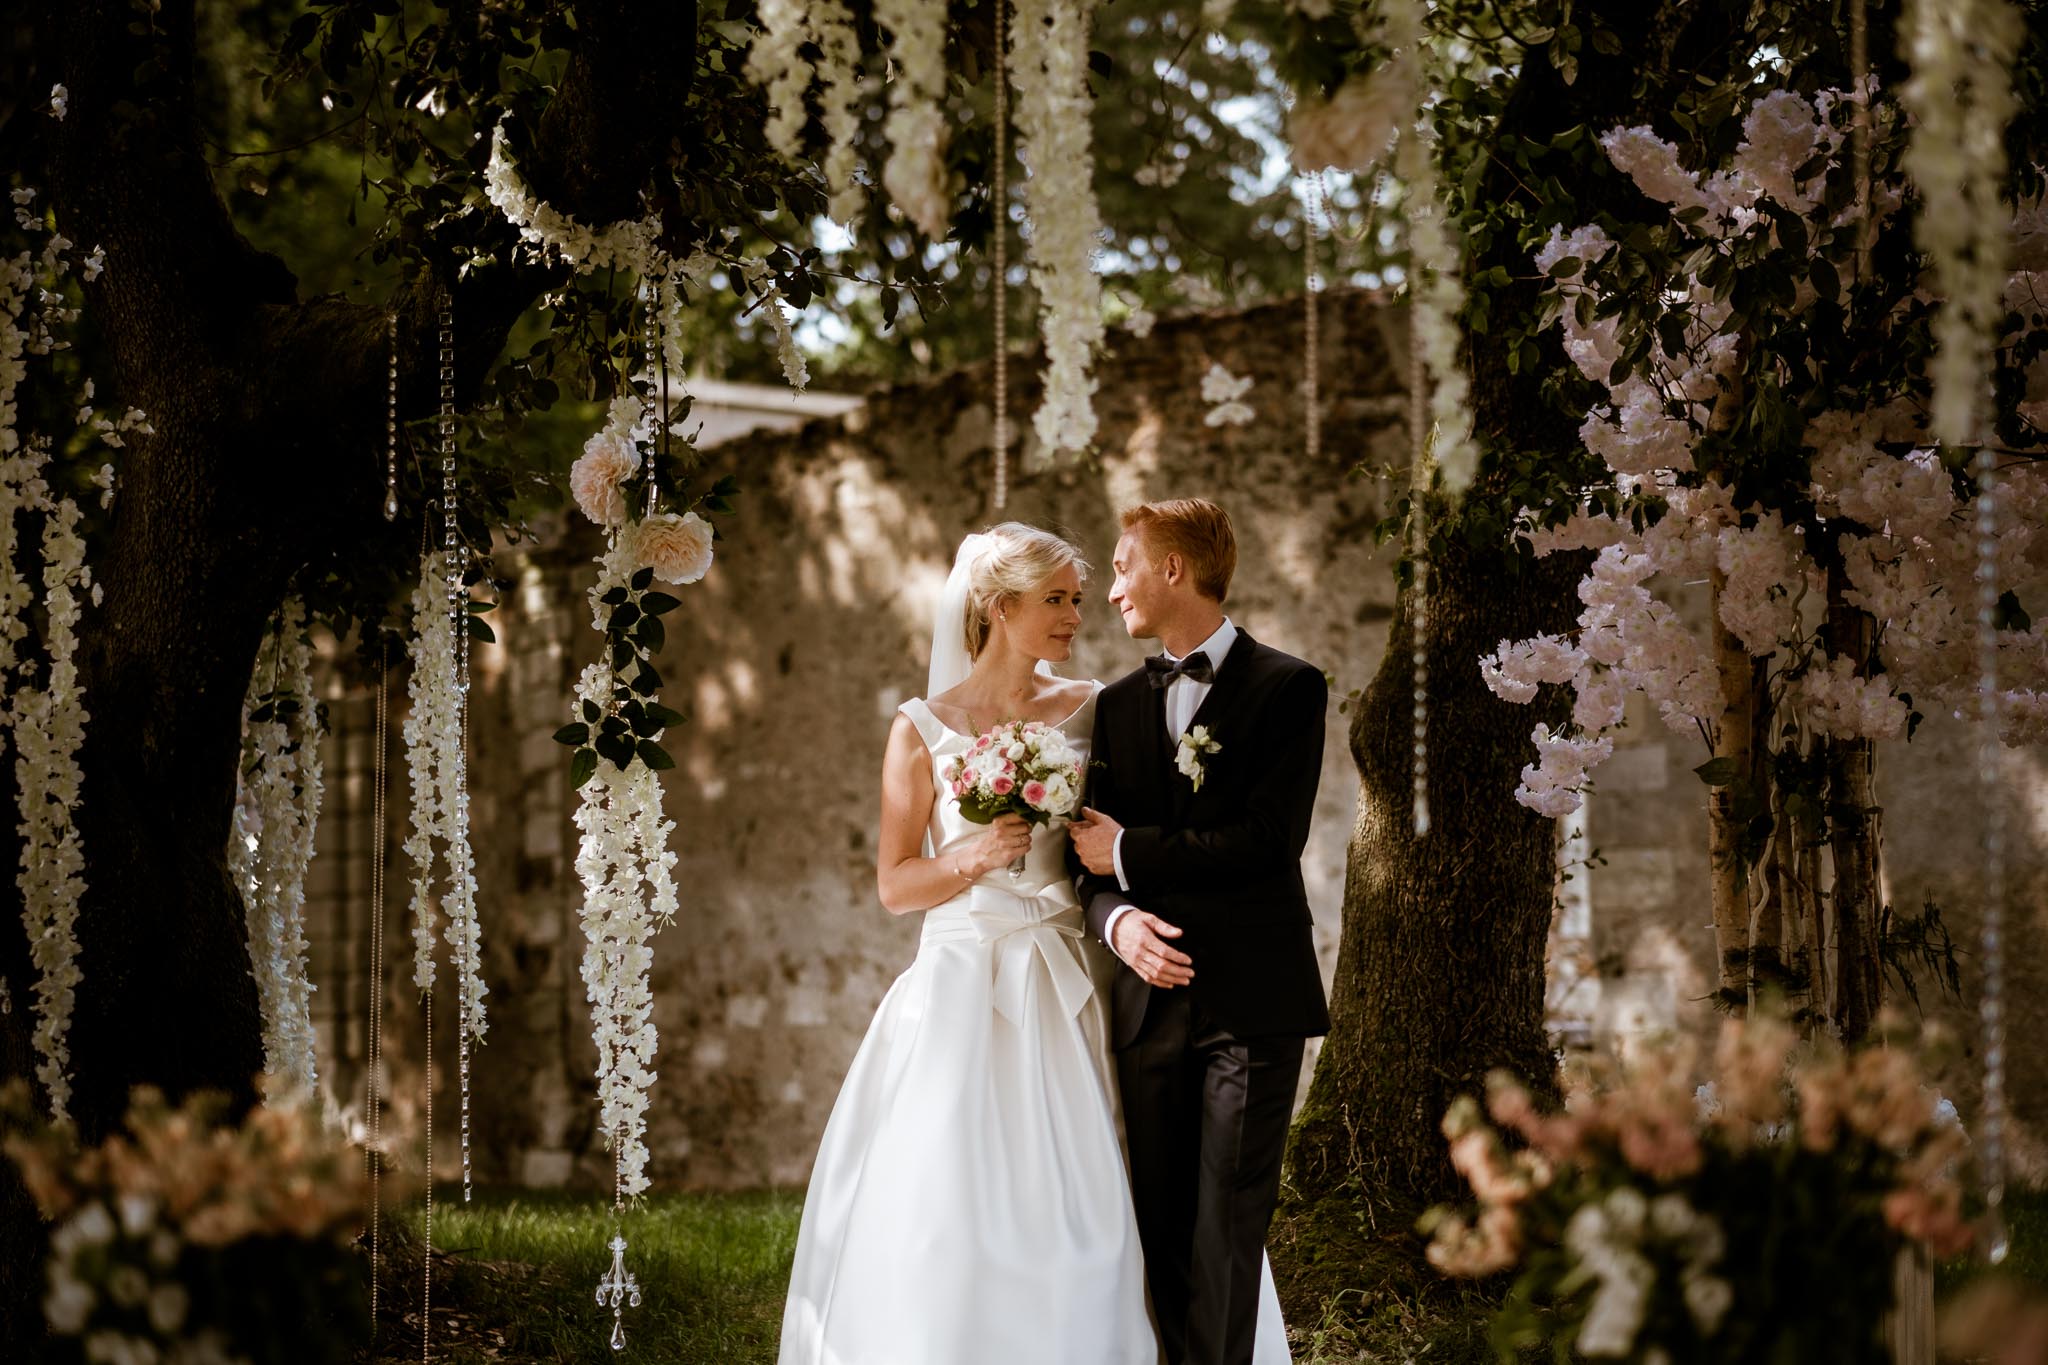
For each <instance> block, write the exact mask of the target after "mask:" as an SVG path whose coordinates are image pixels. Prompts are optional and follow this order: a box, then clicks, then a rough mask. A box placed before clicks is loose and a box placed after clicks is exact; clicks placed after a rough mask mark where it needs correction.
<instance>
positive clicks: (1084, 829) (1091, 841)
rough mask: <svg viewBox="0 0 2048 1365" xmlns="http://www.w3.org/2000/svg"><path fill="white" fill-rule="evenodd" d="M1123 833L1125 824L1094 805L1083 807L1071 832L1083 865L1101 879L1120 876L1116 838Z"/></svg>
mask: <svg viewBox="0 0 2048 1365" xmlns="http://www.w3.org/2000/svg"><path fill="white" fill-rule="evenodd" d="M1123 832H1124V827H1123V826H1122V825H1119V824H1118V823H1117V822H1116V821H1114V820H1112V819H1110V818H1109V817H1108V816H1107V815H1104V814H1103V813H1102V812H1101V811H1099V810H1096V809H1095V808H1094V807H1093V806H1083V807H1081V818H1080V819H1078V820H1076V821H1075V822H1074V823H1073V826H1072V828H1071V829H1069V830H1068V833H1069V834H1070V835H1071V836H1072V838H1073V840H1074V852H1075V854H1076V855H1077V856H1078V857H1079V858H1080V859H1081V866H1083V867H1085V868H1087V869H1088V870H1089V871H1090V872H1093V873H1094V874H1095V875H1096V876H1098V877H1114V876H1115V875H1116V836H1117V835H1119V834H1122V833H1123Z"/></svg>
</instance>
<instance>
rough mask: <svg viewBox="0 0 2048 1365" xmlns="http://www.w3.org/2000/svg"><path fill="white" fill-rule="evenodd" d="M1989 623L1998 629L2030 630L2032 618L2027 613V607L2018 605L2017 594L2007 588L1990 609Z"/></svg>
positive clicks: (2032, 622) (2032, 623)
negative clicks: (1996, 603) (1995, 604)
mask: <svg viewBox="0 0 2048 1365" xmlns="http://www.w3.org/2000/svg"><path fill="white" fill-rule="evenodd" d="M1991 624H1992V625H1993V626H1994V627H1995V628H1997V629H1999V630H2031V629H2032V628H2033V625H2034V618H2033V617H2031V616H2029V615H2027V609H2026V608H2025V607H2023V606H2021V605H2020V599H2019V594H2017V593H2015V592H2012V591H2010V590H2008V591H2006V592H2005V593H2003V594H2002V595H2001V596H2000V597H1999V599H1998V605H1997V606H1996V607H1995V608H1993V609H1992V612H1991Z"/></svg>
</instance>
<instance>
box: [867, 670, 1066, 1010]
mask: <svg viewBox="0 0 2048 1365" xmlns="http://www.w3.org/2000/svg"><path fill="white" fill-rule="evenodd" d="M1101 693H1102V687H1101V684H1099V683H1098V684H1096V685H1095V688H1094V690H1093V691H1091V692H1090V693H1089V694H1088V699H1087V700H1086V701H1084V702H1082V703H1081V705H1080V706H1079V707H1078V708H1077V709H1076V710H1075V712H1074V714H1072V715H1071V716H1068V717H1067V718H1066V719H1065V720H1063V721H1061V722H1060V723H1059V725H1058V726H1056V727H1055V728H1056V729H1058V730H1059V731H1060V732H1061V733H1062V734H1064V735H1065V736H1066V737H1067V740H1068V742H1069V743H1071V744H1072V745H1073V746H1074V747H1075V749H1076V750H1078V751H1079V753H1080V755H1081V770H1082V772H1084V773H1085V772H1086V771H1087V765H1088V749H1089V740H1090V737H1091V736H1092V734H1093V733H1094V729H1095V701H1096V698H1097V697H1099V696H1100V695H1101ZM900 709H901V710H902V712H903V714H904V715H906V716H908V717H909V718H910V721H911V723H912V724H913V725H915V726H916V727H917V733H918V736H919V738H921V739H923V740H924V746H925V749H926V750H927V751H928V752H929V753H930V755H931V763H932V786H933V788H934V789H935V791H936V793H937V799H936V800H934V802H933V803H932V815H931V823H930V824H929V825H927V826H926V828H925V836H924V839H925V843H924V846H925V856H926V857H928V858H929V857H944V856H945V855H946V854H947V853H950V852H952V851H953V850H954V849H956V848H959V847H960V846H961V845H962V844H965V843H968V842H969V841H971V840H973V839H976V838H979V837H980V836H981V835H982V834H983V833H984V832H985V831H986V829H987V826H985V825H978V824H976V823H974V822H973V821H972V820H969V819H968V818H967V817H966V816H965V815H962V814H961V813H960V802H959V800H958V799H957V798H956V797H955V796H954V795H953V793H952V791H951V789H950V788H949V787H948V786H947V784H946V782H945V780H944V778H943V776H942V773H943V771H944V769H945V766H946V765H947V764H948V763H950V762H951V761H952V760H953V759H954V758H957V757H958V756H959V755H960V754H961V753H962V752H963V751H965V750H966V749H967V748H968V746H970V745H972V744H973V743H974V738H975V737H974V736H973V735H963V734H961V733H960V732H959V731H958V730H954V729H952V728H950V727H949V726H947V725H945V724H943V723H942V722H941V721H940V720H939V718H938V717H937V716H936V715H934V714H933V713H932V709H931V707H929V706H927V705H925V703H924V700H923V699H922V698H915V699H913V700H910V701H907V702H904V703H903V705H902V707H901V708H900ZM1082 933H1083V928H1082V922H1081V902H1080V898H1079V897H1078V896H1076V895H1075V894H1074V884H1073V882H1072V881H1071V880H1070V878H1069V875H1068V872H1067V829H1066V824H1065V823H1064V822H1061V821H1053V822H1050V823H1047V824H1043V825H1037V826H1034V827H1033V828H1032V831H1031V849H1030V851H1029V852H1028V853H1026V854H1025V855H1024V870H1023V871H1021V872H1019V873H1018V874H1016V875H1015V876H1012V875H1011V874H1010V870H1009V869H1008V868H1007V867H998V868H995V869H993V870H992V871H989V872H985V873H983V874H982V875H981V876H980V877H979V878H977V879H976V880H975V881H974V883H973V884H972V885H970V886H965V887H962V888H961V890H960V893H959V894H958V895H956V896H954V897H953V898H952V899H951V900H948V901H944V902H942V903H940V904H938V905H935V906H933V907H931V909H929V910H927V911H925V912H924V926H923V929H922V931H921V932H920V933H919V935H918V943H919V945H920V952H922V951H923V948H924V947H926V946H936V945H945V944H966V943H972V944H975V945H977V946H978V947H980V948H984V949H987V950H988V951H989V953H990V955H991V959H992V967H993V970H994V972H995V1007H996V1010H997V1011H998V1012H999V1013H1001V1014H1002V1015H1004V1016H1005V1017H1007V1018H1009V1019H1010V1020H1011V1022H1013V1023H1015V1022H1018V1021H1019V1020H1020V1019H1021V1018H1022V1014H1023V1011H1024V1008H1025V1005H1024V999H1025V992H1026V989H1027V982H1028V980H1029V979H1030V977H1031V975H1032V965H1031V963H1032V959H1033V958H1034V957H1036V958H1038V959H1039V960H1041V961H1043V962H1044V964H1045V967H1046V970H1047V972H1048V973H1049V974H1050V978H1051V986H1052V989H1053V991H1054V993H1055V995H1056V996H1057V997H1058V999H1059V1002H1060V1006H1061V1008H1062V1009H1064V1010H1065V1012H1066V1013H1067V1014H1068V1015H1069V1016H1072V1015H1073V1014H1075V1013H1076V1012H1078V1011H1079V1010H1080V1009H1081V1007H1082V1006H1083V1004H1084V1003H1085V1002H1086V1001H1087V999H1088V996H1089V994H1090V991H1091V990H1092V986H1091V984H1090V982H1089V979H1088V973H1087V970H1086V969H1085V967H1083V966H1082V964H1081V962H1080V960H1079V958H1078V957H1077V956H1076V950H1075V943H1074V942H1070V941H1068V940H1072V941H1078V940H1079V939H1080V938H1081V936H1082Z"/></svg>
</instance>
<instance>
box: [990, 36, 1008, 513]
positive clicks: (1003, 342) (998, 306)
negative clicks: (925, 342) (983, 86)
mask: <svg viewBox="0 0 2048 1365" xmlns="http://www.w3.org/2000/svg"><path fill="white" fill-rule="evenodd" d="M1009 54H1010V3H1009V0H996V60H995V71H996V113H995V141H996V152H995V157H996V167H995V190H994V198H995V202H994V204H993V205H991V207H992V208H993V209H994V210H995V211H994V213H993V214H991V215H990V217H991V219H992V220H993V224H992V227H993V231H994V232H995V238H996V240H995V280H994V284H995V314H996V318H995V322H996V364H995V369H996V376H995V378H996V392H995V409H996V411H995V422H994V430H993V438H992V439H993V440H994V441H995V447H996V487H995V506H996V511H998V512H1000V511H1002V510H1003V508H1004V507H1005V506H1007V505H1008V504H1009V501H1010V306H1009V295H1010V290H1009V282H1010V246H1009V237H1010V166H1009V161H1010V67H1009V60H1010V56H1009Z"/></svg>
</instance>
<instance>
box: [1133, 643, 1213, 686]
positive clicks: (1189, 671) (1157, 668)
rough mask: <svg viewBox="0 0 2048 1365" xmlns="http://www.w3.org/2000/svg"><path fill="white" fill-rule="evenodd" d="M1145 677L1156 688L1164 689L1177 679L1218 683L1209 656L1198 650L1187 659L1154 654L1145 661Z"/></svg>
mask: <svg viewBox="0 0 2048 1365" xmlns="http://www.w3.org/2000/svg"><path fill="white" fill-rule="evenodd" d="M1145 677H1146V678H1147V679H1148V680H1149V681H1150V682H1151V684H1152V685H1153V686H1154V687H1164V686H1166V685H1167V684H1168V683H1170V682H1172V681H1173V680H1174V679H1175V678H1186V679H1188V681H1190V682H1198V683H1206V682H1214V681H1216V670H1215V668H1214V667H1213V666H1211V664H1210V663H1209V656H1208V655H1207V654H1204V653H1203V652H1202V651H1201V650H1199V649H1198V650H1196V651H1195V652H1194V653H1192V654H1190V655H1188V657H1187V658H1185V659H1178V660H1176V659H1169V658H1167V657H1166V656H1165V655H1164V654H1154V655H1152V656H1151V657H1149V658H1147V659H1146V660H1145Z"/></svg>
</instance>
